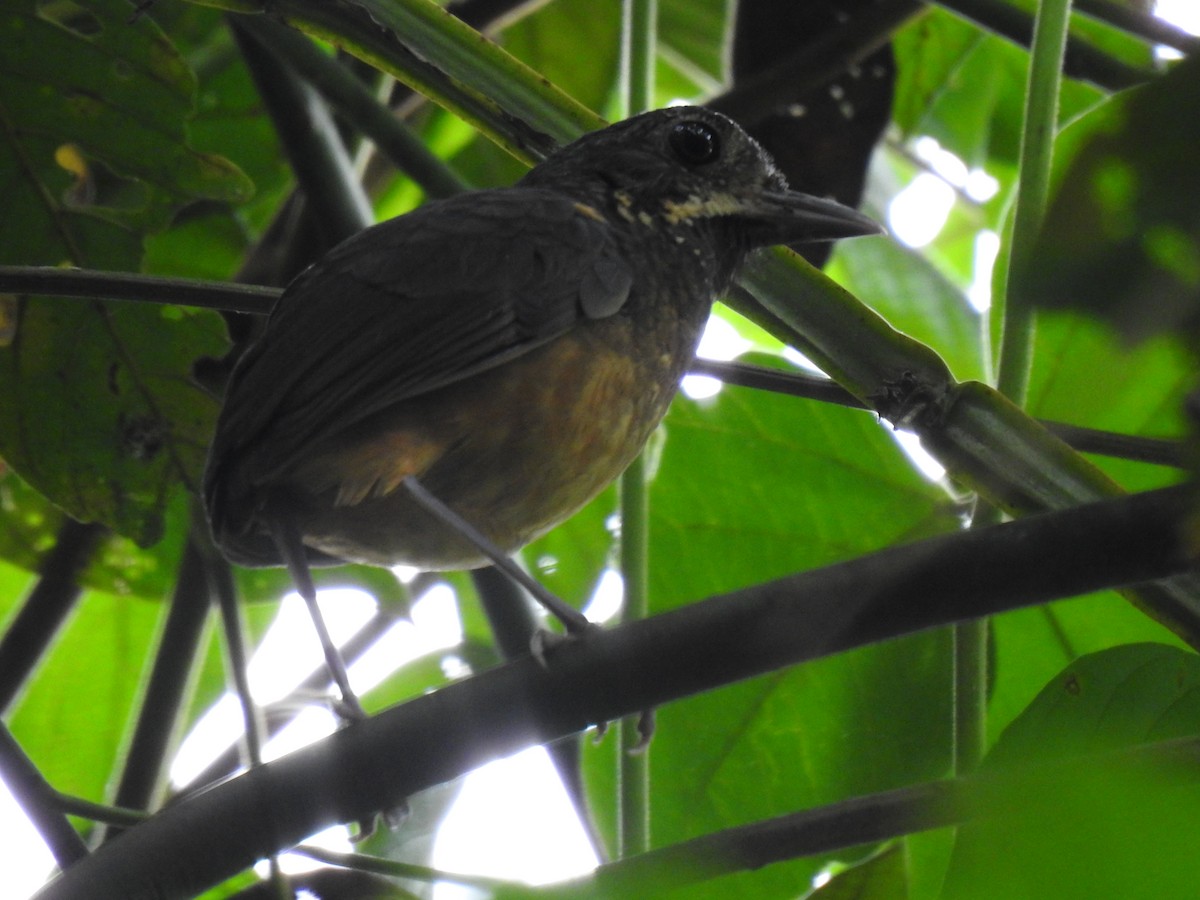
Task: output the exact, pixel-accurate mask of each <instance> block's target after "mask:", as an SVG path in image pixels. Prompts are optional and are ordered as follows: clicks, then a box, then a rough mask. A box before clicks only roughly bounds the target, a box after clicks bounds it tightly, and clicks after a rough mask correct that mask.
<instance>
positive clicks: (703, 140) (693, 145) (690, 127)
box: [667, 121, 721, 166]
mask: <svg viewBox="0 0 1200 900" xmlns="http://www.w3.org/2000/svg"><path fill="white" fill-rule="evenodd" d="M667 143H669V144H670V145H671V149H672V150H673V151H675V155H676V156H678V157H679V159H680V161H681V162H684V163H686V164H687V165H689V166H699V165H703V164H704V163H710V162H712V161H713V160H715V159H716V158H717V157H718V156H720V155H721V136H720V135H719V134H717V132H716V129H714V128H713V127H712V126H711V125H709V124H708V123H706V122H696V121H691V122H680V123H678V124H677V125H675V126H674V127H672V128H671V133H670V134H669V135H668V136H667Z"/></svg>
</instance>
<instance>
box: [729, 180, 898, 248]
mask: <svg viewBox="0 0 1200 900" xmlns="http://www.w3.org/2000/svg"><path fill="white" fill-rule="evenodd" d="M750 207H751V208H750V209H748V210H747V212H748V213H749V214H750V216H751V217H752V218H753V219H756V220H757V221H759V222H761V223H762V224H763V225H764V226H766V228H765V229H764V231H766V232H768V233H769V234H770V237H771V243H775V244H808V243H814V242H817V241H835V240H837V239H838V238H848V237H862V236H865V235H870V234H882V233H883V228H881V227H880V225H879V223H877V222H876V221H875V220H874V219H871V218H868V217H867V216H864V215H863V214H862V213H860V212H859V211H858V210H856V209H851V208H850V207H849V206H843V205H842V204H841V203H838V202H837V201H836V200H826V199H824V198H822V197H814V196H813V195H812V194H802V193H800V192H799V191H765V192H763V193H761V194H759V195H758V196H757V197H756V198H755V200H754V201H753V202H752V203H751V204H750Z"/></svg>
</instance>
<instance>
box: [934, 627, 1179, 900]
mask: <svg viewBox="0 0 1200 900" xmlns="http://www.w3.org/2000/svg"><path fill="white" fill-rule="evenodd" d="M1198 717H1200V659H1198V658H1197V657H1196V655H1195V654H1194V653H1190V652H1187V651H1183V650H1179V649H1176V648H1174V647H1168V646H1163V645H1161V644H1128V645H1125V646H1121V647H1116V648H1113V649H1111V650H1107V651H1104V652H1102V653H1096V654H1092V655H1090V656H1086V657H1084V658H1082V659H1079V660H1077V661H1076V662H1074V663H1072V664H1071V665H1069V666H1068V667H1067V668H1066V669H1064V670H1063V671H1062V672H1060V673H1058V674H1057V675H1056V676H1055V677H1054V678H1053V679H1052V680H1051V681H1050V682H1049V683H1048V684H1047V685H1046V687H1045V688H1044V690H1043V691H1042V692H1041V693H1040V694H1039V695H1038V697H1037V698H1036V699H1035V700H1034V702H1033V703H1032V704H1030V706H1029V708H1028V709H1027V710H1026V711H1025V712H1024V713H1022V714H1021V716H1020V717H1019V718H1018V719H1017V720H1016V721H1014V722H1013V724H1012V725H1011V726H1009V728H1008V729H1007V730H1006V731H1005V733H1004V735H1003V736H1002V737H1001V739H1000V741H999V742H998V743H997V745H996V747H995V749H994V750H993V751H992V753H991V754H990V755H989V757H988V759H987V760H986V761H985V766H984V771H990V772H994V771H998V770H1001V769H1003V770H1005V771H1008V772H1013V771H1015V770H1016V769H1017V767H1020V766H1022V765H1029V764H1031V763H1038V762H1045V761H1050V760H1060V761H1070V760H1080V761H1079V764H1078V765H1077V766H1075V767H1073V768H1072V769H1070V770H1060V772H1061V774H1060V776H1059V777H1058V778H1057V779H1056V780H1054V781H1052V782H1047V781H1046V780H1045V779H1044V778H1039V777H1038V776H1037V775H1036V773H1033V772H1031V773H1030V774H1029V775H1028V776H1026V777H1027V778H1028V783H1027V784H1026V785H1024V786H1022V785H1021V784H1019V783H1018V784H1017V785H1015V786H1010V788H1009V789H1008V790H1006V791H1005V792H1004V794H1003V795H999V796H992V797H987V796H985V798H984V800H983V802H982V803H981V804H980V805H979V808H978V809H977V810H976V813H977V814H979V815H981V816H983V817H984V818H983V820H982V821H979V822H977V823H974V824H971V825H968V826H967V827H964V828H962V829H961V830H960V832H959V841H958V844H957V846H956V848H955V852H954V857H953V860H952V863H951V869H950V873H949V877H948V879H947V889H946V893H945V896H947V897H964V898H966V897H969V898H972V900H977V898H992V897H995V898H1001V897H1003V898H1012V897H1081V898H1082V897H1097V896H1116V897H1182V896H1187V895H1188V894H1189V893H1190V892H1191V891H1192V890H1193V888H1194V886H1195V883H1196V879H1197V877H1200V862H1198V858H1197V856H1196V853H1195V848H1194V843H1195V834H1196V829H1197V828H1198V827H1200V813H1198V812H1197V811H1198V810H1200V783H1198V782H1197V781H1196V779H1195V773H1194V771H1192V770H1191V769H1188V770H1186V771H1185V770H1183V769H1182V768H1180V767H1168V766H1160V767H1158V768H1154V769H1146V768H1145V767H1137V768H1135V767H1132V766H1129V765H1119V764H1107V765H1097V764H1094V763H1093V764H1088V763H1085V762H1084V761H1083V760H1082V759H1080V758H1081V757H1082V756H1083V755H1084V754H1088V753H1101V752H1104V751H1109V750H1114V749H1117V748H1121V747H1127V746H1130V745H1134V744H1137V743H1140V742H1148V741H1155V740H1163V739H1167V738H1172V737H1179V736H1184V735H1194V734H1195V733H1196V722H1197V720H1198Z"/></svg>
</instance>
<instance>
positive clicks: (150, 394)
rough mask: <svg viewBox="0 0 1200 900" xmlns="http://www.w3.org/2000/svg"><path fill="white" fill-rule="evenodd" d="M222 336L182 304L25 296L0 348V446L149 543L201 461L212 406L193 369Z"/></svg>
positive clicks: (55, 494)
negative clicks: (1, 398) (0, 397)
mask: <svg viewBox="0 0 1200 900" xmlns="http://www.w3.org/2000/svg"><path fill="white" fill-rule="evenodd" d="M224 332H225V328H224V323H223V322H222V321H221V319H220V317H219V316H216V315H214V314H212V313H206V312H188V311H185V310H182V309H180V308H179V307H172V306H162V307H159V306H153V305H148V304H124V305H118V304H109V305H105V304H100V303H91V302H86V301H75V300H58V301H52V300H40V301H36V302H35V301H29V302H28V303H27V304H26V305H25V308H24V310H23V313H22V316H21V319H20V323H19V326H18V330H17V334H16V337H15V338H14V340H13V343H12V345H11V346H9V347H8V348H6V349H4V350H3V351H0V390H3V392H4V395H5V402H3V403H0V453H2V454H3V456H4V458H5V460H6V461H7V462H9V463H10V464H11V465H12V466H13V467H14V468H16V469H17V470H18V471H19V472H20V473H21V475H22V476H23V477H24V478H25V479H26V480H27V481H28V482H29V483H30V484H31V485H33V486H34V487H35V488H37V489H38V490H39V491H40V492H42V493H43V494H45V495H46V496H47V497H49V498H50V499H51V500H53V501H54V502H55V503H57V504H58V505H60V506H62V507H63V509H65V510H66V511H67V512H69V513H70V514H71V515H72V516H74V517H75V518H77V519H80V520H83V521H101V522H103V523H105V524H107V525H109V526H111V527H112V528H113V529H114V530H116V531H117V532H118V533H120V534H124V535H127V536H129V537H130V538H132V539H133V540H134V541H136V542H137V543H139V544H142V545H149V544H153V543H155V542H156V541H158V540H159V539H160V538H161V537H162V535H163V532H164V525H163V516H164V513H165V510H166V507H167V504H168V502H169V500H170V498H171V494H172V491H173V489H174V487H175V486H176V485H178V484H184V485H187V486H189V487H191V486H194V485H195V484H196V482H197V480H198V478H199V474H200V471H201V469H202V467H203V464H204V456H205V452H206V449H207V446H208V438H209V435H210V434H211V433H212V428H213V425H214V422H215V419H216V412H217V402H216V400H215V398H213V397H211V396H210V395H208V394H206V393H205V392H204V391H203V390H202V389H200V388H199V387H198V386H197V385H196V384H194V383H193V382H192V380H191V365H192V363H193V361H194V360H196V359H197V358H199V357H201V356H214V357H215V356H221V355H222V354H223V353H224V352H225V347H226V343H225V333H224Z"/></svg>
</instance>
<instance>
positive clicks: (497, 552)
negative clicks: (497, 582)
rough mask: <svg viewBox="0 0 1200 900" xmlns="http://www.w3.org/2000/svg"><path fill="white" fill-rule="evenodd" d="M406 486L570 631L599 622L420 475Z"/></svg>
mask: <svg viewBox="0 0 1200 900" xmlns="http://www.w3.org/2000/svg"><path fill="white" fill-rule="evenodd" d="M403 484H404V486H405V488H407V489H408V492H409V493H410V494H411V495H412V498H413V499H414V500H416V501H417V503H419V504H420V505H421V507H422V508H423V509H424V510H425V511H426V512H428V513H430V514H431V515H433V516H436V517H437V518H438V519H441V520H442V521H443V522H445V523H446V524H447V525H448V526H450V527H451V528H453V529H454V530H455V531H457V532H458V533H459V534H461V535H462V536H463V537H464V538H465V539H466V540H467V541H469V542H470V543H472V544H473V545H474V546H475V548H476V549H477V550H479V552H480V553H482V554H483V555H484V556H486V557H487V558H488V559H489V560H491V561H492V563H493V564H494V565H495V566H496V568H497V569H499V570H500V571H501V572H503V573H504V574H505V575H507V576H508V577H509V578H511V579H512V580H513V581H515V582H516V583H517V584H519V585H520V586H521V587H523V588H525V590H527V591H529V593H530V595H531V596H532V597H533V599H534V600H536V601H537V602H538V603H540V604H541V605H542V607H543V608H545V610H546V611H547V612H548V613H550V614H551V615H552V616H554V617H555V618H556V619H558V621H560V622H562V624H563V627H564V628H566V629H567V633H568V634H573V635H578V634H582V633H584V632H585V631H588V630H589V629H591V628H594V627H595V626H594V625H592V623H591V622H589V621H588V619H587V617H586V616H585V615H584V614H583V613H581V612H580V611H579V610H577V609H576V608H575V607H573V606H571V605H570V604H568V603H565V602H564V601H563V600H562V599H560V598H559V597H556V596H555V595H554V594H553V593H551V592H550V591H548V590H546V588H545V587H543V586H542V585H540V584H538V582H537V581H536V580H535V579H534V578H533V577H532V576H530V574H529V573H528V572H526V571H525V570H524V569H522V568H521V567H520V566H518V565H517V564H516V563H515V562H513V560H512V558H511V557H509V555H508V554H507V553H505V552H504V551H503V550H501V549H500V548H499V547H497V546H496V545H495V544H494V543H493V542H492V541H491V540H490V539H489V538H488V537H487V535H485V534H484V533H483V532H481V531H480V530H479V529H478V528H476V527H475V526H474V525H472V524H471V523H470V522H468V521H467V520H466V519H464V518H463V517H462V516H460V515H459V514H458V513H456V512H455V511H454V510H452V509H451V508H450V507H448V506H447V505H446V504H445V503H443V502H442V501H441V500H439V499H438V498H437V497H435V496H434V495H433V494H431V493H429V491H428V490H426V489H425V486H424V485H423V484H421V482H419V481H418V480H417V479H416V478H414V477H412V476H409V477H408V478H405V479H404V482H403Z"/></svg>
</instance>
